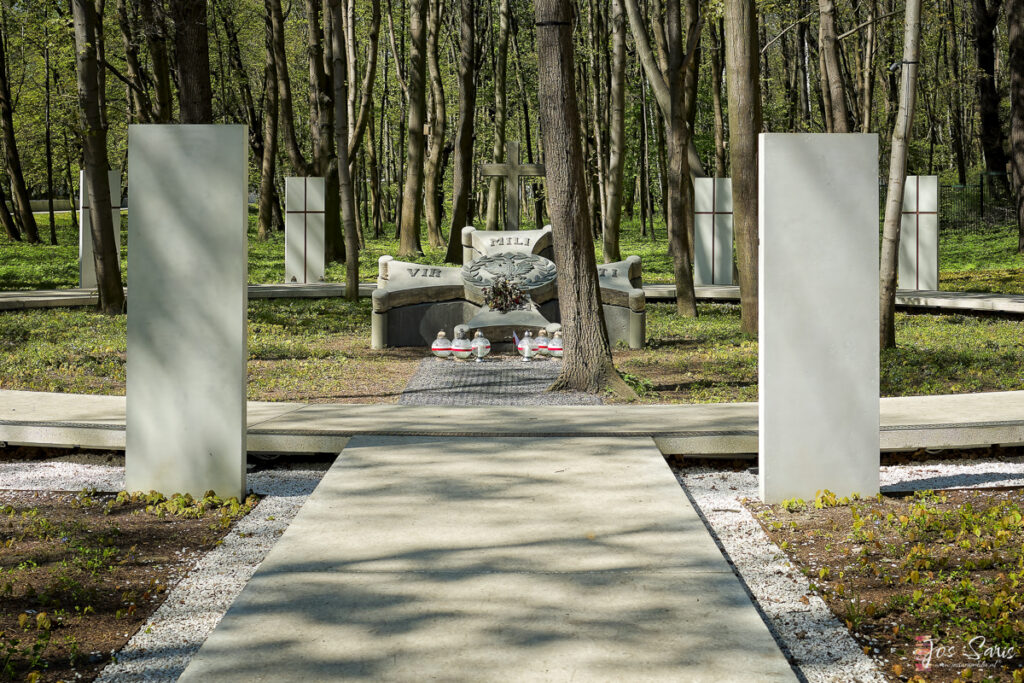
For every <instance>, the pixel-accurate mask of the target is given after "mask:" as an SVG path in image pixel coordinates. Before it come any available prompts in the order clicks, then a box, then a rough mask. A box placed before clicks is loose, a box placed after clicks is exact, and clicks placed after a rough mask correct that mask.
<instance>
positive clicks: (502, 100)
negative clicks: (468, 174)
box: [487, 0, 512, 230]
mask: <svg viewBox="0 0 1024 683" xmlns="http://www.w3.org/2000/svg"><path fill="white" fill-rule="evenodd" d="M508 15H509V0H498V42H497V44H496V45H495V51H496V53H497V60H496V64H495V66H494V147H493V151H494V163H496V164H500V163H503V162H504V161H505V115H506V104H507V102H508V97H507V94H506V92H505V80H506V76H507V72H508V69H507V67H508V34H509V22H508ZM503 189H504V188H503V187H502V179H501V178H500V177H495V178H491V180H490V183H489V185H488V189H487V229H488V230H497V229H498V225H499V223H500V224H502V225H504V221H503V220H500V218H499V214H500V213H501V196H502V190H503ZM511 227H512V226H509V225H504V227H502V228H501V229H502V230H509V229H511Z"/></svg>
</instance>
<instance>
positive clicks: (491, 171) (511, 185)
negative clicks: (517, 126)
mask: <svg viewBox="0 0 1024 683" xmlns="http://www.w3.org/2000/svg"><path fill="white" fill-rule="evenodd" d="M505 159H507V161H506V162H505V163H504V164H480V175H482V176H500V177H503V178H504V179H505V229H506V230H518V229H519V185H520V183H521V181H522V179H523V178H530V177H535V176H543V175H544V164H521V163H519V143H518V142H509V143H507V144H506V145H505Z"/></svg>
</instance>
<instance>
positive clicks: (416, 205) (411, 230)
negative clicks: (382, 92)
mask: <svg viewBox="0 0 1024 683" xmlns="http://www.w3.org/2000/svg"><path fill="white" fill-rule="evenodd" d="M426 24H427V0H409V40H410V49H409V71H408V77H409V78H408V88H409V146H408V151H407V153H406V157H407V159H408V161H407V162H406V164H407V165H406V173H405V189H404V190H403V192H402V225H401V229H400V234H401V240H400V242H399V247H398V255H399V257H405V256H413V255H415V254H421V253H423V250H422V249H421V248H420V217H421V215H422V213H423V212H422V208H423V201H422V200H423V197H422V195H423V151H424V150H423V126H424V124H425V123H426V107H427V102H426V83H425V81H426V70H427V56H426V52H427V26H426Z"/></svg>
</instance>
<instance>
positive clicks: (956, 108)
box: [942, 0, 967, 185]
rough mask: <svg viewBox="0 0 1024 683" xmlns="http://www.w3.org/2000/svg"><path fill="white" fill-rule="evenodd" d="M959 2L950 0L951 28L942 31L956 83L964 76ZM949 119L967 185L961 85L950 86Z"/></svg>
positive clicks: (952, 143)
mask: <svg viewBox="0 0 1024 683" xmlns="http://www.w3.org/2000/svg"><path fill="white" fill-rule="evenodd" d="M958 4H959V3H958V2H957V0H949V4H948V6H947V16H948V17H949V29H948V30H947V31H943V33H942V38H943V40H944V41H948V46H947V48H946V49H945V50H943V53H944V55H945V65H946V72H947V74H948V75H949V77H950V78H951V79H952V82H953V83H955V84H956V83H960V82H961V79H962V78H963V75H962V74H961V72H960V40H959V37H958V36H957V20H956V8H957V5H958ZM949 121H950V131H949V137H950V146H951V147H952V148H953V159H954V161H955V162H956V174H957V181H958V182H959V183H960V184H961V185H966V184H967V154H966V150H965V149H964V146H965V145H964V107H963V100H962V98H961V93H960V88H959V87H952V88H949Z"/></svg>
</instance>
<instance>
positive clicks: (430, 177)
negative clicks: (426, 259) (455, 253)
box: [423, 0, 448, 248]
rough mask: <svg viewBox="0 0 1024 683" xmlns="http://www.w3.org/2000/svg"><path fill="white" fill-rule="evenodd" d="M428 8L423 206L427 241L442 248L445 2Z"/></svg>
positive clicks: (436, 0)
mask: <svg viewBox="0 0 1024 683" xmlns="http://www.w3.org/2000/svg"><path fill="white" fill-rule="evenodd" d="M428 3H429V4H428V8H427V18H428V19H427V71H428V73H429V75H430V105H429V107H428V113H429V118H428V121H429V122H430V125H429V126H428V128H429V129H430V137H429V144H428V145H427V161H426V165H425V168H424V169H423V204H424V209H425V211H424V213H425V214H426V219H427V239H428V240H429V241H430V246H432V247H434V248H440V247H441V245H443V244H444V238H443V237H442V236H441V199H442V198H441V197H439V196H438V194H439V192H438V188H439V187H440V188H441V189H443V185H444V183H443V181H442V180H441V178H440V177H439V176H440V172H439V171H440V168H441V157H442V153H443V148H444V136H445V128H446V126H447V122H448V116H447V112H446V111H445V109H446V108H445V101H444V82H443V81H442V79H441V66H440V64H439V62H438V58H437V43H438V39H439V37H440V33H441V4H442V0H428Z"/></svg>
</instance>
